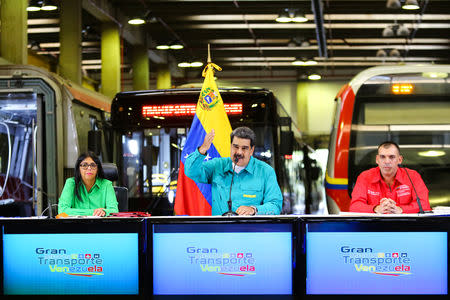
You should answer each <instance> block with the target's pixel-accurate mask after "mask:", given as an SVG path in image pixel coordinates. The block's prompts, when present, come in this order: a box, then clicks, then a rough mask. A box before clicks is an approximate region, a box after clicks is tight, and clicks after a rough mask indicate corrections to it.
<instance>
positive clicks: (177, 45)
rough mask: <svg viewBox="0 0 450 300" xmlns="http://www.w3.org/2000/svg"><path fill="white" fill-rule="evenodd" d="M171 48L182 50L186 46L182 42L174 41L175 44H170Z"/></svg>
mask: <svg viewBox="0 0 450 300" xmlns="http://www.w3.org/2000/svg"><path fill="white" fill-rule="evenodd" d="M169 48H170V49H172V50H181V49H183V48H184V45H183V44H182V43H180V42H174V43H173V44H171V45H170V47H169Z"/></svg>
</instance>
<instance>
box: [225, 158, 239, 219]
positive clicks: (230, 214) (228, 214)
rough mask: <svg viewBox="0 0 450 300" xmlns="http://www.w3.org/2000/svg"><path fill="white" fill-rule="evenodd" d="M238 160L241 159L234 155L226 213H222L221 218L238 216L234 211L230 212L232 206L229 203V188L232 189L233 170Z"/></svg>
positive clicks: (230, 202)
mask: <svg viewBox="0 0 450 300" xmlns="http://www.w3.org/2000/svg"><path fill="white" fill-rule="evenodd" d="M239 158H241V157H240V156H239V155H235V156H234V160H233V162H234V167H233V175H231V184H230V197H229V199H228V202H227V203H228V211H227V212H225V213H223V215H222V216H224V217H230V216H237V215H238V214H237V213H235V212H234V211H232V210H231V204H232V201H231V188H232V187H233V179H234V170H235V169H236V165H237V163H238V161H239Z"/></svg>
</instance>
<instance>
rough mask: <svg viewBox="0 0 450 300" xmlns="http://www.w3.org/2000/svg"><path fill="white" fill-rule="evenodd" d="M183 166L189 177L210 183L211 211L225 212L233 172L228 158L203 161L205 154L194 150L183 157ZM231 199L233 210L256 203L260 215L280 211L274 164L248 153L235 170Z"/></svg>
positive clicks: (279, 197)
mask: <svg viewBox="0 0 450 300" xmlns="http://www.w3.org/2000/svg"><path fill="white" fill-rule="evenodd" d="M184 168H185V172H186V175H187V176H188V177H189V178H191V179H192V180H194V181H196V182H201V183H209V184H211V193H212V215H221V214H223V213H224V212H227V211H228V204H227V201H228V199H229V193H230V184H231V177H232V175H233V167H232V161H231V159H230V158H229V157H223V158H214V159H212V160H209V161H205V155H202V154H200V152H198V150H196V151H194V152H192V153H191V154H190V155H189V156H188V157H187V158H186V161H185V163H184ZM231 200H232V202H233V205H232V210H233V211H236V209H238V207H239V206H242V205H245V206H255V207H256V208H257V210H258V214H259V215H278V214H280V212H281V206H282V205H283V196H282V194H281V191H280V187H279V186H278V183H277V177H276V174H275V171H274V170H273V168H272V167H271V166H269V165H268V164H267V163H265V162H263V161H260V160H258V159H256V158H254V157H251V158H250V161H249V163H248V165H247V166H246V167H245V169H244V170H242V171H241V172H239V173H235V174H234V179H233V187H232V190H231Z"/></svg>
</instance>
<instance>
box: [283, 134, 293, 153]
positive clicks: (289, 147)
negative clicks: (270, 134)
mask: <svg viewBox="0 0 450 300" xmlns="http://www.w3.org/2000/svg"><path fill="white" fill-rule="evenodd" d="M292 152H294V133H293V132H292V131H281V137H280V155H281V156H285V155H292Z"/></svg>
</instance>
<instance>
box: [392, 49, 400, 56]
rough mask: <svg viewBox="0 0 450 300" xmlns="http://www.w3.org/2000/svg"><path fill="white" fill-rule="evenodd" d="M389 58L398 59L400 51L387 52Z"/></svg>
mask: <svg viewBox="0 0 450 300" xmlns="http://www.w3.org/2000/svg"><path fill="white" fill-rule="evenodd" d="M389 56H390V57H400V56H401V54H400V51H398V50H397V49H392V50H391V51H390V52H389Z"/></svg>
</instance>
